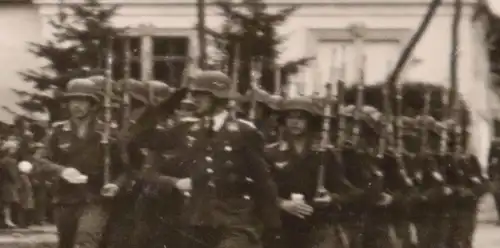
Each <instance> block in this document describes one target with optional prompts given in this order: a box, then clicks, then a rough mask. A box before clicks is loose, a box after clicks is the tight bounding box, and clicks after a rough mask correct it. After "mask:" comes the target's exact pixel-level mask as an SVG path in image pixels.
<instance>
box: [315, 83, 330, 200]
mask: <svg viewBox="0 0 500 248" xmlns="http://www.w3.org/2000/svg"><path fill="white" fill-rule="evenodd" d="M332 96H333V87H332V84H331V83H329V84H327V85H326V95H325V106H324V109H323V129H322V130H321V144H320V152H321V156H322V159H321V164H320V165H319V169H318V178H317V179H318V181H317V186H316V195H315V198H322V197H324V196H325V195H326V194H327V193H328V190H327V189H326V187H325V173H326V172H325V171H326V165H325V163H327V162H328V159H327V157H328V152H329V150H330V148H331V141H330V122H331V119H332V102H333V99H332Z"/></svg>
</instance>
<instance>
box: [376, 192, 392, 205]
mask: <svg viewBox="0 0 500 248" xmlns="http://www.w3.org/2000/svg"><path fill="white" fill-rule="evenodd" d="M381 196H382V199H381V200H380V201H378V202H377V205H378V206H387V205H389V204H391V203H392V196H391V195H389V194H387V193H385V192H384V193H382V195H381Z"/></svg>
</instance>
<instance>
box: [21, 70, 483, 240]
mask: <svg viewBox="0 0 500 248" xmlns="http://www.w3.org/2000/svg"><path fill="white" fill-rule="evenodd" d="M108 83H109V81H107V80H106V79H105V78H104V77H90V78H83V79H74V80H71V81H70V82H69V84H68V89H67V92H66V94H65V95H64V99H65V100H66V101H67V104H68V110H69V112H70V116H71V117H70V118H69V119H68V120H65V121H61V122H57V123H54V124H53V125H52V128H51V130H50V132H49V135H48V136H47V137H46V143H45V144H46V145H45V146H44V147H43V149H37V150H36V152H34V154H33V156H32V157H31V158H29V159H31V161H32V162H33V164H34V165H35V166H38V167H40V168H41V169H43V170H45V171H46V172H47V173H53V174H54V175H56V176H59V177H58V178H59V179H58V180H56V182H55V184H56V191H55V201H56V210H55V213H56V225H57V229H58V237H59V244H58V247H60V248H73V247H79V248H85V247H92V248H97V247H131V248H139V247H144V248H146V247H147V248H156V247H158V248H159V247H168V248H181V247H186V248H198V247H199V248H215V247H218V248H253V247H255V248H258V247H266V248H333V247H341V248H347V247H350V248H369V247H374V248H388V247H399V248H410V247H419V248H471V247H472V238H473V234H474V229H475V225H476V211H477V205H478V200H479V199H480V197H481V196H482V195H483V194H484V193H486V191H487V190H488V180H487V178H485V177H484V176H483V174H482V173H481V168H480V165H479V163H478V160H477V158H476V157H475V156H474V155H473V154H470V153H469V152H468V150H467V149H466V145H465V144H466V143H467V141H466V140H467V139H466V137H467V128H465V127H463V126H462V125H461V124H460V123H458V122H454V121H450V120H441V121H438V120H436V119H435V118H433V117H431V116H430V115H429V113H428V112H429V110H428V108H424V111H423V112H422V113H421V114H420V115H419V116H418V117H404V116H401V115H398V114H397V113H396V114H394V115H393V114H391V113H390V111H389V109H385V110H382V111H380V110H377V109H375V108H373V107H371V106H366V105H364V106H363V102H362V101H361V100H360V101H357V103H356V104H354V105H346V104H344V93H345V85H344V83H343V82H340V81H339V82H338V83H335V84H333V85H329V86H328V87H327V89H326V94H325V96H324V97H319V96H303V95H288V96H276V95H272V94H269V93H266V92H264V91H263V90H260V89H257V88H253V90H252V93H251V94H248V95H245V96H240V97H237V94H236V93H235V90H234V89H235V85H236V82H235V80H233V79H231V78H230V77H229V76H227V75H226V74H224V73H222V72H219V71H201V72H198V73H197V74H196V75H194V76H193V77H192V78H191V79H190V80H189V84H186V87H182V88H180V89H173V88H170V87H168V86H167V85H166V84H163V83H161V82H157V81H153V82H139V81H135V80H122V81H121V82H114V83H113V91H109V87H108V88H107V89H108V90H105V89H106V86H109V85H108ZM123 86H126V87H123ZM334 87H336V88H337V90H335V91H336V94H333V91H334V90H333V88H334ZM124 89H126V92H123V91H124ZM359 90H362V89H359ZM110 93H112V94H110ZM334 95H335V96H334ZM361 95H362V94H361ZM386 97H388V96H386ZM122 98H123V99H125V98H128V100H126V101H124V102H127V104H126V106H125V108H124V107H123V105H122V104H114V103H117V102H123V101H122ZM427 98H428V97H427ZM103 102H104V103H105V104H102V103H103ZM427 105H428V104H427ZM243 109H248V111H242V110H243ZM243 112H247V113H249V114H248V115H246V114H242V113H243ZM103 113H104V114H103Z"/></svg>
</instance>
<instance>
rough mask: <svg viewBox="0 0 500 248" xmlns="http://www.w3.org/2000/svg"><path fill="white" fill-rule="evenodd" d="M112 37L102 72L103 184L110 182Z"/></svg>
mask: <svg viewBox="0 0 500 248" xmlns="http://www.w3.org/2000/svg"><path fill="white" fill-rule="evenodd" d="M112 43H113V37H109V38H108V47H107V53H106V67H105V70H104V77H105V80H106V81H105V83H106V84H105V92H104V133H103V135H102V140H101V143H102V144H103V146H104V184H107V183H109V182H110V179H111V146H110V142H109V140H110V136H111V125H112V122H113V120H112V103H111V97H112V94H113V81H112V76H113V75H112V71H111V70H112V68H113V50H112V49H113V47H112Z"/></svg>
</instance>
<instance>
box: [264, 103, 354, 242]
mask: <svg viewBox="0 0 500 248" xmlns="http://www.w3.org/2000/svg"><path fill="white" fill-rule="evenodd" d="M282 111H283V115H284V125H285V131H284V135H283V140H281V141H279V142H277V143H275V144H272V145H270V146H269V147H268V154H269V155H268V156H269V157H270V158H272V161H273V162H274V166H273V169H272V172H273V176H274V179H275V181H276V183H277V185H278V193H279V197H280V207H281V210H282V214H281V216H282V222H283V228H282V232H281V235H280V239H281V242H282V244H283V245H284V246H283V247H298V248H311V247H347V245H348V244H347V237H346V236H345V233H344V231H343V229H342V227H341V225H340V219H339V217H340V214H341V212H340V204H341V203H343V202H344V201H347V200H348V198H349V197H350V194H351V193H352V186H351V185H350V183H349V182H348V181H347V180H346V178H345V176H344V168H343V164H342V163H341V162H340V160H338V157H336V156H335V155H334V152H333V150H332V148H331V147H322V146H325V144H320V143H319V142H318V139H317V137H318V134H319V133H320V132H319V131H320V127H321V126H320V123H321V122H320V118H318V114H319V113H318V111H317V110H315V109H314V105H313V103H312V101H311V99H310V98H307V97H297V98H289V99H286V100H284V102H283V104H282ZM327 118H328V117H327ZM327 121H328V122H329V121H330V119H329V118H328V120H327ZM323 131H325V130H323ZM326 135H327V136H328V135H329V133H328V132H327V134H326ZM323 142H324V141H323ZM328 146H330V145H329V144H328Z"/></svg>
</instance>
